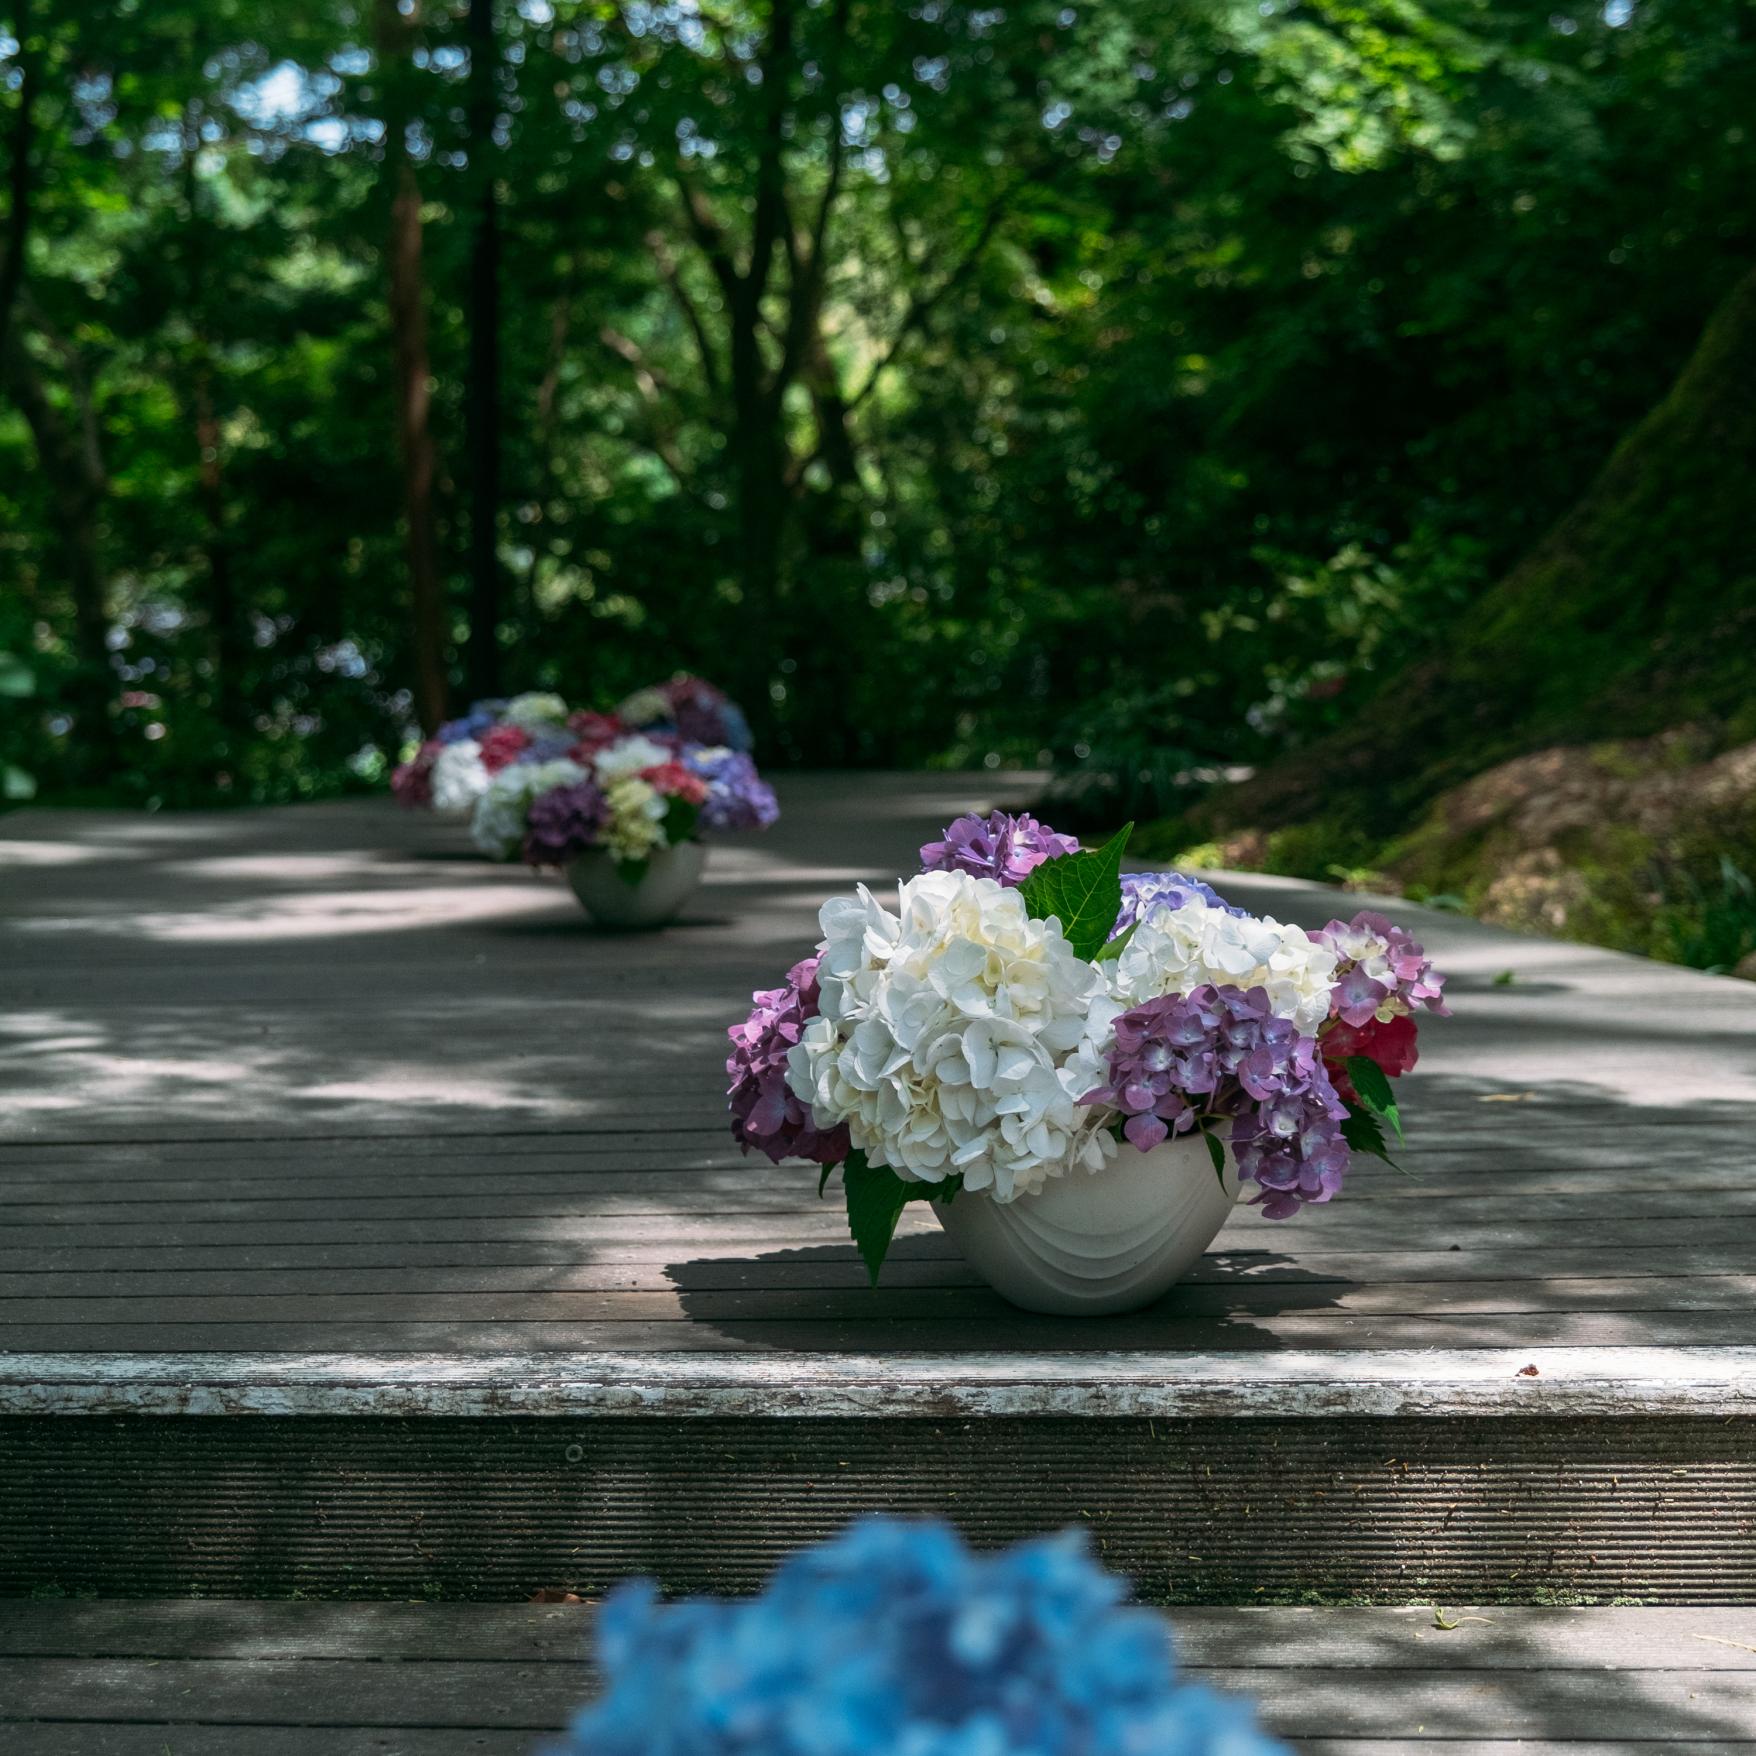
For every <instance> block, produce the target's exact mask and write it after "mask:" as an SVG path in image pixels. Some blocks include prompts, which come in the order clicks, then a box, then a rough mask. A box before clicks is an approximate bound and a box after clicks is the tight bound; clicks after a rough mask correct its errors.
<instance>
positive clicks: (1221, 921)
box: [726, 811, 1445, 1280]
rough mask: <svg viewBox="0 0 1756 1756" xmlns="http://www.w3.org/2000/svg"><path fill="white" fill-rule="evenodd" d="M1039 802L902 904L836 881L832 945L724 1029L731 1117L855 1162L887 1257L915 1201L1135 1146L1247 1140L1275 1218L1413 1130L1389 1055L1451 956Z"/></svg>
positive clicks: (954, 831) (1089, 1169) (940, 852)
mask: <svg viewBox="0 0 1756 1756" xmlns="http://www.w3.org/2000/svg"><path fill="white" fill-rule="evenodd" d="M1128 833H1129V831H1128V830H1126V829H1125V830H1123V831H1122V833H1121V834H1120V835H1118V836H1117V837H1115V838H1114V839H1113V840H1112V841H1111V842H1109V843H1108V844H1107V845H1106V846H1105V847H1103V848H1101V849H1097V850H1094V851H1083V850H1080V849H1079V847H1078V844H1077V843H1076V842H1074V841H1073V840H1072V839H1071V838H1070V837H1067V836H1062V835H1058V834H1056V833H1055V832H1054V831H1053V830H1051V829H1048V828H1046V827H1045V826H1044V825H1042V824H1040V823H1038V822H1037V821H1036V820H1035V819H1034V818H1031V817H1028V816H1020V817H1013V816H1009V815H1008V814H1006V813H1005V812H1000V811H996V812H993V813H991V814H990V815H989V816H987V817H986V818H981V817H973V816H972V817H965V818H961V819H959V820H958V822H956V823H953V824H952V825H950V827H949V828H948V829H947V830H946V831H945V834H944V836H943V838H942V839H941V840H939V841H936V842H930V843H928V844H927V845H926V846H925V847H923V848H922V850H921V857H922V865H923V870H922V871H921V872H920V873H919V874H918V875H917V876H915V877H913V878H910V879H908V880H906V881H905V882H903V883H902V884H901V885H900V886H899V887H898V893H897V899H896V904H895V906H894V908H891V907H886V906H885V905H884V904H883V903H882V902H880V901H879V900H878V899H877V898H876V897H874V896H873V895H872V894H871V892H870V891H868V890H867V889H866V888H865V887H864V886H861V887H860V889H859V891H858V894H857V895H856V896H853V897H837V898H834V899H832V900H831V901H829V902H828V903H826V904H825V905H824V907H823V909H822V912H821V915H820V917H819V918H820V923H821V926H822V930H823V939H822V942H821V943H820V945H819V946H818V948H817V953H816V955H815V956H812V957H808V958H806V959H805V960H804V961H802V962H801V963H799V964H797V965H795V967H794V968H793V970H792V971H791V972H790V974H789V975H788V978H787V981H786V983H785V985H784V986H782V987H778V988H774V989H769V990H766V991H764V992H762V993H759V994H757V995H755V996H754V1007H753V1010H752V1011H751V1013H750V1016H749V1018H748V1019H747V1020H746V1021H745V1022H744V1023H742V1024H739V1025H736V1026H734V1027H733V1028H732V1029H731V1031H730V1033H729V1035H730V1038H731V1044H732V1048H731V1054H730V1057H729V1058H728V1060H727V1063H726V1071H727V1074H728V1077H729V1080H730V1088H729V1106H730V1111H731V1122H732V1132H733V1135H734V1136H735V1137H736V1139H737V1140H738V1141H739V1143H740V1144H741V1145H742V1146H743V1147H744V1149H745V1150H746V1151H749V1150H750V1149H752V1148H754V1149H755V1150H757V1151H759V1152H762V1153H763V1154H765V1155H766V1156H767V1157H768V1158H769V1159H771V1160H772V1161H773V1162H775V1163H777V1164H778V1163H780V1162H781V1161H782V1160H783V1159H786V1158H791V1157H797V1158H804V1159H809V1160H812V1161H813V1162H815V1163H817V1164H819V1165H820V1166H822V1167H823V1171H822V1176H821V1178H820V1181H819V1190H820V1191H821V1190H822V1188H823V1187H824V1186H825V1185H826V1184H827V1182H828V1179H829V1176H830V1174H831V1172H832V1171H833V1169H834V1168H836V1167H837V1166H839V1167H840V1169H841V1172H842V1181H843V1185H844V1190H845V1193H846V1198H847V1206H848V1221H849V1226H850V1229H851V1230H852V1232H853V1235H854V1238H855V1241H856V1242H857V1243H858V1244H859V1246H860V1249H861V1253H862V1255H863V1256H864V1257H865V1260H866V1263H867V1266H868V1268H869V1269H870V1271H871V1274H872V1277H873V1279H874V1280H876V1278H877V1274H878V1269H879V1267H880V1265H881V1264H882V1262H883V1259H884V1254H885V1252H886V1250H887V1249H888V1247H889V1243H890V1239H891V1236H892V1234H893V1233H894V1231H895V1227H896V1223H897V1220H898V1218H899V1217H900V1215H901V1213H902V1210H903V1207H904V1205H905V1204H906V1203H907V1202H909V1201H910V1200H930V1201H938V1202H948V1201H951V1200H952V1199H954V1198H955V1197H957V1196H958V1195H960V1194H964V1195H979V1196H982V1197H985V1198H987V1199H991V1200H993V1201H997V1202H1011V1201H1015V1200H1017V1199H1019V1198H1021V1197H1025V1196H1029V1195H1031V1194H1033V1193H1035V1192H1037V1191H1039V1190H1041V1189H1042V1188H1043V1187H1044V1186H1045V1184H1047V1183H1048V1182H1049V1181H1050V1180H1051V1179H1054V1178H1060V1177H1067V1176H1070V1175H1073V1174H1075V1173H1081V1174H1089V1175H1095V1176H1102V1175H1104V1174H1105V1172H1106V1170H1108V1169H1109V1168H1110V1167H1111V1166H1112V1165H1113V1164H1114V1163H1115V1159H1116V1155H1117V1153H1118V1152H1121V1151H1123V1150H1125V1149H1133V1150H1135V1151H1138V1152H1150V1151H1152V1150H1153V1149H1154V1148H1155V1147H1157V1146H1160V1145H1162V1144H1163V1143H1165V1142H1166V1141H1168V1140H1171V1139H1174V1138H1177V1137H1180V1136H1185V1135H1189V1136H1200V1137H1201V1138H1202V1139H1203V1140H1204V1141H1205V1142H1206V1145H1207V1150H1208V1153H1209V1156H1210V1157H1211V1159H1212V1162H1213V1166H1214V1169H1215V1171H1216V1172H1217V1173H1218V1174H1219V1175H1220V1176H1221V1180H1222V1183H1223V1180H1224V1175H1225V1169H1226V1154H1227V1149H1228V1147H1229V1149H1230V1153H1231V1157H1232V1161H1233V1163H1234V1164H1235V1166H1236V1170H1237V1174H1238V1176H1239V1177H1240V1179H1242V1180H1243V1181H1244V1182H1245V1183H1247V1184H1248V1185H1250V1186H1251V1188H1250V1195H1249V1199H1251V1200H1252V1201H1253V1202H1255V1203H1256V1204H1257V1205H1259V1206H1260V1207H1261V1209H1262V1211H1263V1213H1264V1215H1265V1216H1266V1217H1268V1218H1270V1219H1286V1218H1290V1217H1291V1216H1292V1215H1294V1214H1296V1213H1297V1212H1299V1211H1300V1209H1301V1208H1303V1207H1305V1206H1307V1205H1310V1204H1314V1203H1321V1202H1326V1201H1329V1200H1331V1199H1332V1198H1333V1197H1334V1196H1335V1195H1336V1194H1338V1193H1339V1192H1340V1190H1341V1187H1342V1183H1343V1179H1344V1178H1345V1176H1346V1173H1347V1170H1348V1166H1349V1162H1350V1159H1351V1156H1352V1154H1353V1153H1355V1152H1362V1151H1363V1152H1369V1153H1372V1154H1375V1155H1377V1156H1379V1157H1383V1158H1386V1159H1387V1158H1388V1148H1387V1140H1386V1134H1385V1130H1386V1128H1388V1129H1390V1130H1391V1131H1392V1132H1393V1133H1394V1134H1395V1135H1396V1136H1397V1138H1399V1139H1400V1137H1401V1118H1400V1115H1399V1113H1398V1110H1397V1105H1396V1101H1395V1097H1394V1095H1393V1092H1392V1089H1391V1085H1390V1080H1391V1078H1393V1077H1395V1076H1398V1075H1400V1074H1402V1073H1405V1072H1407V1071H1408V1070H1409V1069H1410V1068H1411V1067H1413V1066H1414V1064H1415V1056H1416V1050H1415V1038H1416V1025H1415V1015H1416V1014H1417V1013H1418V1012H1422V1011H1427V1012H1434V1013H1443V1012H1444V1011H1445V1006H1444V1003H1443V997H1442V990H1443V979H1442V978H1441V977H1440V976H1438V975H1437V974H1436V973H1435V972H1434V970H1433V967H1432V964H1431V963H1430V962H1429V961H1428V960H1427V958H1426V957H1425V955H1424V954H1423V953H1422V950H1421V948H1420V946H1419V945H1418V944H1416V943H1415V942H1414V940H1413V939H1412V938H1410V936H1409V935H1408V934H1407V933H1406V932H1405V931H1403V929H1401V928H1399V927H1396V926H1393V925H1392V924H1391V923H1390V922H1389V921H1388V920H1386V919H1385V918H1384V917H1383V916H1381V915H1376V914H1370V913H1363V914H1359V915H1356V916H1355V917H1354V918H1353V919H1352V920H1351V921H1331V922H1330V923H1329V924H1328V925H1327V926H1326V927H1324V928H1322V929H1321V930H1320V931H1318V932H1316V933H1307V932H1306V931H1305V930H1304V929H1303V928H1300V927H1297V926H1293V925H1290V924H1287V923H1283V922H1280V921H1276V920H1274V919H1272V918H1259V917H1257V916H1254V915H1251V914H1250V913H1249V912H1248V911H1246V910H1244V909H1240V908H1235V907H1232V906H1231V905H1229V904H1227V903H1226V902H1225V901H1224V900H1223V899H1222V898H1221V897H1219V896H1218V895H1217V894H1216V893H1215V892H1214V891H1213V890H1212V889H1211V888H1210V887H1209V886H1208V885H1206V884H1204V883H1202V882H1201V881H1200V880H1198V879H1194V878H1189V877H1186V876H1184V875H1183V874H1180V873H1176V872H1155V873H1133V874H1126V875H1125V874H1123V873H1122V871H1121V861H1122V857H1123V852H1124V849H1125V847H1126V845H1127V838H1128Z"/></svg>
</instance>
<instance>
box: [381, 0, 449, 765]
mask: <svg viewBox="0 0 1756 1756" xmlns="http://www.w3.org/2000/svg"><path fill="white" fill-rule="evenodd" d="M378 27H379V30H378V34H379V54H380V61H381V64H382V66H383V69H384V79H385V83H386V86H387V88H389V89H390V90H391V91H394V88H395V87H396V85H397V84H398V83H399V82H400V77H401V75H402V72H403V66H402V63H403V55H402V46H403V43H404V38H405V35H406V26H405V23H404V20H403V17H402V14H401V13H400V12H399V10H398V7H397V0H378ZM384 169H385V176H386V179H387V181H388V184H389V188H390V193H391V200H390V237H389V243H388V248H387V252H386V260H387V263H388V267H389V306H390V335H391V345H392V348H393V351H394V355H395V383H396V424H397V434H398V438H399V440H400V442H401V451H402V481H403V522H404V526H405V529H406V538H407V544H408V569H409V611H410V624H411V632H412V635H413V645H414V661H415V712H416V714H417V716H418V717H419V719H420V722H421V730H422V731H423V732H427V733H431V732H432V731H434V730H435V728H436V727H437V726H438V725H439V723H440V721H441V720H443V719H444V718H445V694H446V688H445V628H444V617H445V598H444V589H443V586H442V583H441V580H440V574H439V545H438V539H437V536H436V535H435V530H434V518H433V483H434V478H435V476H436V475H437V473H438V472H437V463H436V459H435V455H434V447H433V432H432V425H431V414H432V406H431V405H432V390H431V380H432V367H431V364H430V362H429V360H428V357H427V311H426V300H425V293H424V289H423V286H422V274H421V191H420V186H419V184H418V183H417V182H416V180H415V168H414V166H413V164H412V163H410V161H409V155H408V141H407V116H406V113H405V111H404V107H403V105H402V104H401V103H400V102H396V101H388V102H387V103H386V105H385V129H384Z"/></svg>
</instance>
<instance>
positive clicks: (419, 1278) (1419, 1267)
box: [0, 1231, 1756, 1297]
mask: <svg viewBox="0 0 1756 1756" xmlns="http://www.w3.org/2000/svg"><path fill="white" fill-rule="evenodd" d="M779 1242H780V1240H778V1239H777V1240H776V1243H777V1244H778V1243H779ZM675 1256H676V1251H675V1250H672V1249H668V1248H666V1247H665V1246H664V1245H663V1244H662V1243H658V1244H641V1243H627V1244H615V1243H610V1244H606V1243H603V1242H597V1241H594V1242H593V1244H592V1245H591V1247H590V1248H589V1249H587V1250H581V1249H580V1247H579V1246H578V1245H568V1244H548V1243H544V1242H542V1241H540V1240H527V1241H524V1242H519V1243H497V1242H489V1243H480V1242H476V1243H454V1244H407V1243H402V1244H396V1245H389V1244H385V1243H381V1242H380V1243H358V1244H356V1243H345V1244H246V1245H229V1244H221V1245H212V1244H191V1245H184V1246H180V1247H175V1248H167V1249H159V1250H154V1249H142V1248H137V1247H135V1246H133V1245H130V1244H91V1245H75V1246H62V1247H54V1248H47V1249H42V1250H35V1249H32V1250H7V1249H6V1248H4V1247H0V1276H3V1277H4V1285H5V1286H6V1288H7V1289H8V1290H9V1291H11V1292H14V1293H17V1294H18V1295H20V1296H26V1297H29V1296H40V1295H41V1293H42V1292H43V1290H44V1289H45V1288H46V1287H51V1288H52V1287H54V1286H57V1285H59V1284H60V1282H61V1281H62V1280H63V1279H78V1280H79V1282H80V1284H81V1286H82V1287H83V1288H84V1290H86V1291H89V1292H93V1293H104V1292H111V1293H115V1294H118V1295H124V1294H130V1293H132V1294H140V1293H147V1292H150V1291H151V1290H152V1289H153V1287H154V1286H158V1287H162V1288H169V1287H170V1285H171V1283H172V1281H173V1280H174V1281H175V1283H176V1285H177V1287H178V1288H179V1289H180V1290H183V1291H186V1292H222V1291H228V1290H245V1289H247V1288H248V1287H249V1286H250V1285H253V1284H256V1283H257V1282H258V1280H259V1279H260V1278H261V1277H267V1278H268V1279H269V1280H270V1281H271V1283H272V1284H273V1285H274V1286H276V1287H286V1286H288V1285H289V1284H290V1283H291V1281H292V1279H293V1277H295V1276H297V1277H304V1276H307V1275H323V1274H333V1275H335V1276H336V1277H338V1278H337V1280H336V1290H338V1291H370V1290H372V1289H373V1288H378V1287H384V1288H389V1287H391V1286H393V1285H394V1284H395V1281H396V1277H398V1276H405V1277H408V1278H409V1279H410V1280H412V1281H413V1283H414V1284H417V1285H420V1286H430V1287H432V1288H433V1289H434V1290H436V1291H442V1290H446V1288H447V1287H448V1286H451V1287H454V1288H455V1289H456V1290H468V1288H469V1287H470V1286H473V1285H474V1284H476V1282H477V1281H478V1279H479V1280H480V1281H483V1282H487V1281H496V1282H497V1281H498V1278H499V1277H500V1276H502V1275H504V1276H506V1277H508V1278H507V1281H506V1285H507V1288H508V1290H513V1291H521V1290H524V1288H525V1285H526V1284H527V1283H528V1284H534V1285H537V1286H548V1285H552V1284H579V1285H596V1284H598V1282H599V1280H600V1278H601V1280H602V1281H603V1282H604V1284H609V1285H629V1286H633V1285H646V1284H652V1285H657V1284H661V1283H662V1284H666V1285H669V1284H671V1280H670V1277H669V1275H667V1274H666V1272H665V1271H666V1270H667V1269H668V1268H669V1267H670V1266H671V1264H672V1262H673V1259H674V1258H675ZM1545 1270H1552V1271H1553V1272H1554V1274H1555V1275H1556V1276H1557V1278H1564V1279H1577V1280H1594V1279H1600V1278H1606V1279H1611V1280H1614V1279H1628V1280H1633V1279H1638V1278H1644V1277H1649V1276H1657V1277H1659V1278H1677V1277H1683V1278H1688V1277H1692V1276H1695V1275H1701V1276H1704V1277H1705V1276H1713V1275H1721V1274H1747V1273H1752V1272H1756V1240H1753V1241H1752V1242H1750V1243H1747V1244H1746V1243H1734V1244H1723V1245H1716V1244H1713V1243H1707V1244H1701V1245H1667V1244H1660V1245H1651V1246H1647V1247H1644V1248H1643V1247H1641V1246H1639V1245H1634V1244H1629V1245H1623V1246H1619V1247H1618V1248H1617V1249H1616V1251H1615V1253H1614V1254H1613V1255H1607V1254H1606V1253H1605V1252H1604V1251H1602V1250H1597V1249H1575V1250H1565V1249H1556V1248H1551V1247H1547V1246H1542V1247H1533V1248H1529V1249H1496V1250H1484V1251H1479V1252H1478V1251H1471V1252H1468V1253H1465V1252H1463V1251H1452V1250H1432V1251H1423V1250H1406V1251H1360V1250H1345V1249H1336V1250H1324V1249H1315V1250H1300V1251H1298V1252H1297V1253H1285V1254H1283V1253H1281V1252H1278V1251H1266V1250H1242V1249H1221V1250H1215V1251H1213V1252H1211V1253H1210V1254H1209V1255H1207V1256H1205V1257H1203V1258H1202V1259H1201V1261H1199V1262H1198V1263H1196V1265H1195V1266H1194V1268H1192V1269H1191V1270H1190V1272H1189V1274H1188V1276H1187V1277H1186V1279H1185V1280H1184V1281H1183V1282H1182V1283H1181V1284H1182V1285H1183V1286H1185V1287H1192V1286H1207V1285H1229V1284H1233V1283H1244V1284H1275V1283H1277V1282H1282V1281H1290V1282H1293V1283H1295V1284H1304V1283H1311V1282H1322V1281H1355V1282H1370V1281H1372V1280H1374V1279H1376V1278H1378V1277H1380V1276H1382V1277H1385V1278H1393V1279H1397V1280H1415V1281H1419V1282H1421V1283H1422V1284H1425V1285H1436V1284H1439V1283H1445V1284H1452V1283H1463V1284H1467V1283H1469V1282H1471V1281H1476V1280H1497V1279H1504V1280H1519V1281H1524V1280H1534V1279H1540V1278H1542V1275H1543V1273H1544V1271H1545ZM448 1276H449V1277H456V1278H455V1280H454V1281H451V1280H448V1279H447V1278H446V1277H448ZM690 1276H691V1280H692V1283H694V1284H700V1285H704V1286H705V1285H720V1284H723V1285H726V1286H744V1285H751V1284H762V1285H774V1286H817V1285H823V1286H865V1285H866V1284H867V1277H866V1271H865V1269H864V1267H863V1266H862V1265H861V1263H860V1261H859V1258H858V1256H857V1254H856V1253H855V1251H854V1247H853V1245H852V1244H851V1243H847V1242H844V1241H842V1240H840V1239H837V1240H835V1241H833V1242H824V1241H821V1240H819V1241H817V1242H815V1243H814V1244H812V1245H811V1246H810V1248H809V1251H808V1253H805V1254H797V1255H788V1254H787V1253H786V1252H785V1251H784V1250H781V1249H776V1250H770V1251H765V1252H762V1253H760V1254H751V1255H745V1256H739V1255H729V1254H719V1255H715V1256H711V1257H702V1258H700V1259H699V1260H696V1261H694V1262H692V1263H691V1264H690ZM341 1277H347V1278H346V1279H345V1280H344V1279H343V1278H341ZM884 1283H885V1284H887V1285H888V1284H892V1283H894V1284H915V1285H921V1286H973V1285H976V1284H978V1282H977V1277H976V1275H975V1271H974V1270H973V1269H971V1268H969V1267H968V1265H967V1264H965V1263H964V1261H963V1260H962V1258H961V1257H959V1256H958V1255H957V1254H956V1253H955V1251H954V1249H953V1247H952V1245H951V1242H950V1240H949V1239H948V1238H945V1237H944V1236H943V1235H941V1234H939V1233H937V1232H936V1231H930V1232H914V1233H909V1234H905V1235H904V1236H903V1237H901V1238H900V1239H899V1240H898V1242H897V1243H896V1245H895V1246H894V1248H893V1249H892V1251H891V1254H890V1256H889V1257H888V1258H887V1259H886V1261H885V1265H884Z"/></svg>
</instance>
